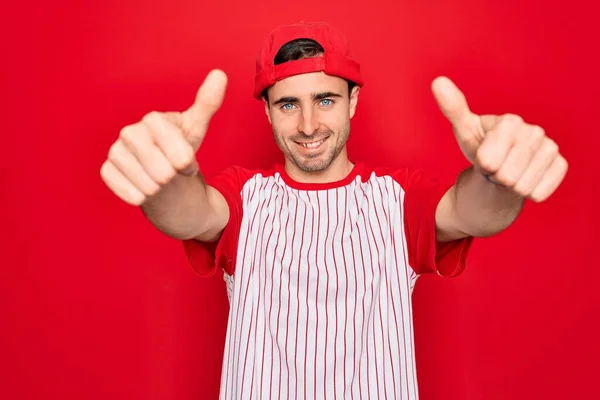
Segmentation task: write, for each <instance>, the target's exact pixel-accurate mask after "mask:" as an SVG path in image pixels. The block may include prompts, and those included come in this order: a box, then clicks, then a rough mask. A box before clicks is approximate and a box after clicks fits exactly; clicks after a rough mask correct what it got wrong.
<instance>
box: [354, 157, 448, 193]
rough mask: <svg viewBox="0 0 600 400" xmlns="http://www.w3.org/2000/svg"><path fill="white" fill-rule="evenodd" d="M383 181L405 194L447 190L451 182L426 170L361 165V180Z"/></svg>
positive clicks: (408, 167)
mask: <svg viewBox="0 0 600 400" xmlns="http://www.w3.org/2000/svg"><path fill="white" fill-rule="evenodd" d="M370 179H383V180H387V181H390V182H394V183H396V184H398V185H399V186H400V187H401V188H402V189H403V190H404V191H405V192H408V191H414V190H420V189H437V188H440V189H441V190H444V189H447V187H448V186H449V185H451V184H452V183H453V182H449V181H444V180H442V179H440V178H439V177H438V176H436V175H435V174H434V173H432V172H431V171H427V170H426V169H423V168H419V167H415V166H411V165H404V166H391V165H369V164H363V168H362V180H363V182H366V181H368V180H370Z"/></svg>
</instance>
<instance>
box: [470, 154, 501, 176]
mask: <svg viewBox="0 0 600 400" xmlns="http://www.w3.org/2000/svg"><path fill="white" fill-rule="evenodd" d="M475 157H476V162H477V164H478V165H479V166H480V167H481V168H483V169H484V170H485V171H488V172H496V170H497V169H498V167H497V165H496V163H494V160H493V159H492V158H491V157H489V156H488V155H487V154H484V153H483V152H477V155H476V156H475Z"/></svg>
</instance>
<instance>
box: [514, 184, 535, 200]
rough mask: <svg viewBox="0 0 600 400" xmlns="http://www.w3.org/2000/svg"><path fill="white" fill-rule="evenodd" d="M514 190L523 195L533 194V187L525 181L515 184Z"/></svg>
mask: <svg viewBox="0 0 600 400" xmlns="http://www.w3.org/2000/svg"><path fill="white" fill-rule="evenodd" d="M513 190H514V191H515V192H517V193H518V194H519V195H521V196H523V197H527V196H529V195H530V194H531V188H530V187H529V186H528V185H527V184H526V183H523V182H517V183H515V184H514V186H513Z"/></svg>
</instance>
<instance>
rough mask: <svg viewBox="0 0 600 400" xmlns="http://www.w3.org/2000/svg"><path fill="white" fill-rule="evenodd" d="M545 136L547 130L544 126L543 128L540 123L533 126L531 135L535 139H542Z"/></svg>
mask: <svg viewBox="0 0 600 400" xmlns="http://www.w3.org/2000/svg"><path fill="white" fill-rule="evenodd" d="M544 136H546V131H545V130H544V128H542V127H541V126H539V125H532V126H531V137H532V138H533V139H535V140H539V139H542V138H543V137H544Z"/></svg>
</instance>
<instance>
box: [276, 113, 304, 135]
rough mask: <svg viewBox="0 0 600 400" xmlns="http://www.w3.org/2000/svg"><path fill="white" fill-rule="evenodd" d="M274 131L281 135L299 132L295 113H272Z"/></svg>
mask: <svg viewBox="0 0 600 400" xmlns="http://www.w3.org/2000/svg"><path fill="white" fill-rule="evenodd" d="M271 126H272V127H273V131H274V132H275V133H276V134H277V135H278V136H280V137H287V136H291V135H294V134H296V133H297V132H298V123H297V121H296V118H295V117H294V116H293V115H286V116H282V115H271Z"/></svg>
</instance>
